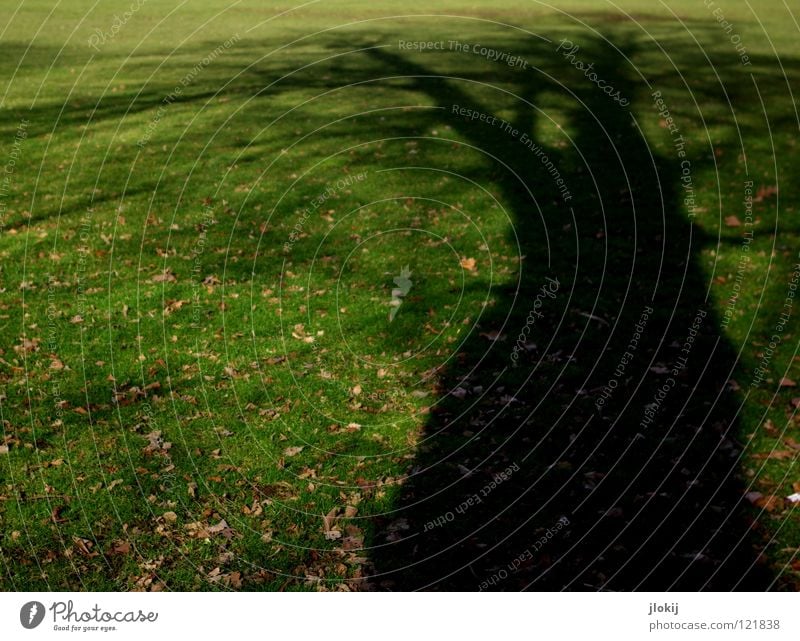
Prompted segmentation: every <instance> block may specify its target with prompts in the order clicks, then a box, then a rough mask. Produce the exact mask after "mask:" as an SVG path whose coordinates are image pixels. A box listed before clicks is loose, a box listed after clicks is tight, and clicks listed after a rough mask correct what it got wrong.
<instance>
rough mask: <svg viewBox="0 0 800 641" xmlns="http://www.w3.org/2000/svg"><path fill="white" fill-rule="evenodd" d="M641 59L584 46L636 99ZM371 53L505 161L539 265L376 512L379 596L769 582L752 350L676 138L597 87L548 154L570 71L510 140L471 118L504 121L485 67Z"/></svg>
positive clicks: (579, 100) (496, 310)
mask: <svg viewBox="0 0 800 641" xmlns="http://www.w3.org/2000/svg"><path fill="white" fill-rule="evenodd" d="M617 44H618V45H619V43H617ZM622 52H624V54H625V55H626V56H627V57H628V58H631V59H632V58H634V55H635V53H636V52H635V47H633V46H632V45H624V46H622V47H621V48H620V49H617V51H616V52H612V51H611V49H610V47H603V46H601V45H600V44H599V43H595V44H594V45H593V46H591V47H587V46H584V47H583V50H582V52H581V55H583V56H584V57H585V60H586V62H587V63H588V62H593V63H594V68H595V69H596V70H597V73H598V75H600V76H602V77H603V78H604V79H605V81H606V83H607V84H608V85H610V86H612V87H613V89H614V91H618V92H619V95H620V96H627V97H628V99H632V97H633V96H634V94H635V93H636V90H637V89H639V88H638V87H637V83H636V82H635V79H634V78H633V74H632V73H630V72H628V68H627V67H626V66H625V65H622V64H620V57H619V56H620V54H621V53H622ZM368 55H370V56H372V57H373V62H378V63H379V64H380V65H381V66H382V67H383V68H385V69H387V70H391V72H393V73H396V74H399V75H403V76H406V77H408V78H409V79H410V80H411V81H412V82H413V84H414V89H415V90H416V91H419V92H421V93H424V94H427V95H428V96H430V97H432V98H433V99H434V100H435V101H436V104H437V105H438V106H440V107H443V108H445V110H447V113H448V118H449V119H450V120H449V122H451V124H452V126H453V127H454V128H455V129H456V131H457V132H458V134H459V135H460V136H462V137H463V138H464V139H465V140H466V141H467V142H468V143H469V144H470V145H473V146H474V147H477V148H479V149H481V150H482V151H483V152H484V153H485V155H486V156H485V162H486V163H487V166H488V165H491V166H493V169H494V170H495V171H498V170H499V174H497V175H495V174H494V173H493V174H492V177H493V178H494V179H495V184H496V185H497V188H498V190H499V191H500V194H501V199H502V201H503V203H504V204H505V205H506V206H507V208H508V210H509V211H510V212H511V214H512V215H513V224H514V228H513V230H512V231H513V233H514V234H515V235H516V237H517V239H518V241H519V243H520V248H521V254H522V255H523V256H525V259H524V260H523V261H522V262H521V266H522V267H521V273H520V278H519V286H518V288H515V289H514V290H513V291H508V292H506V293H505V298H504V299H503V300H500V301H498V304H497V305H495V306H494V307H493V308H490V309H488V310H487V311H486V312H485V313H484V314H483V316H482V317H481V320H480V327H479V329H476V330H475V331H474V333H473V335H472V336H471V338H470V339H469V340H468V341H467V342H466V343H465V344H464V345H463V346H462V349H461V356H462V358H461V359H460V361H459V364H458V365H457V366H455V367H452V368H451V369H449V370H448V371H447V372H446V374H445V379H444V380H443V381H442V386H443V389H445V390H453V389H456V388H458V389H460V390H464V391H463V392H462V391H460V392H459V396H460V397H461V398H454V397H453V396H452V395H449V396H448V397H447V398H445V399H443V400H442V402H441V403H439V404H438V405H437V406H436V407H435V408H434V412H433V413H432V415H431V418H430V420H429V422H428V424H427V426H426V434H425V437H426V438H425V443H424V445H423V446H422V447H420V449H419V455H418V458H417V460H416V461H415V466H414V468H413V469H412V470H411V473H410V474H409V479H408V481H407V483H406V484H405V485H404V487H403V492H402V496H401V498H400V500H399V501H398V504H397V506H396V511H395V512H394V513H393V514H392V515H391V516H388V517H385V518H382V519H378V520H376V522H375V531H376V534H375V536H374V539H373V541H372V554H371V562H372V564H373V566H374V567H373V568H372V576H371V579H370V582H371V585H372V587H373V588H374V589H389V590H417V589H438V590H520V589H542V590H561V589H569V590H671V589H675V590H702V589H717V590H721V589H725V590H727V589H765V588H767V587H769V586H770V582H771V580H772V577H771V575H770V573H769V572H768V571H767V570H766V569H765V568H764V567H762V566H761V565H760V564H759V562H758V558H759V552H758V550H757V548H756V546H755V544H754V542H753V541H752V540H751V537H750V534H749V532H750V524H749V523H748V521H747V519H746V518H745V516H744V515H743V511H742V509H741V508H742V497H743V493H744V490H743V486H742V484H741V483H740V480H739V479H738V476H737V474H738V454H739V450H740V448H739V447H738V446H737V444H736V442H735V434H736V429H737V427H736V415H737V412H738V407H737V405H736V399H735V398H734V397H733V396H732V395H731V394H730V393H729V392H728V391H727V390H726V383H727V381H728V379H729V378H730V376H731V372H732V368H733V365H734V363H735V355H734V353H733V351H732V349H731V348H730V346H729V345H728V344H727V343H726V341H725V340H724V339H723V338H721V335H720V332H719V323H718V320H717V318H716V316H715V314H714V311H713V310H712V309H711V308H710V306H709V305H708V293H709V283H708V282H706V280H704V277H703V275H702V273H701V270H700V268H699V267H698V264H697V259H696V253H697V251H698V247H697V245H698V243H697V236H696V233H694V232H693V227H692V225H691V222H690V221H689V220H688V219H687V216H686V214H685V213H683V212H682V205H683V200H684V197H685V196H686V194H687V189H686V188H685V187H682V184H685V181H684V183H682V182H681V179H682V174H681V160H682V159H681V157H680V156H678V155H677V153H678V152H677V148H676V156H675V157H673V158H668V157H659V156H658V155H657V154H655V153H654V151H653V149H652V147H651V146H650V145H649V144H648V142H647V140H646V139H645V137H644V134H643V133H642V131H641V130H640V129H639V125H638V123H637V122H636V119H635V118H634V117H633V115H632V112H631V111H630V109H629V108H626V107H625V106H624V105H621V104H620V102H619V100H615V99H614V98H613V97H612V96H610V95H609V92H604V91H602V90H601V89H600V88H599V87H598V86H596V85H595V84H593V83H592V82H590V80H589V79H588V78H584V77H581V78H580V81H579V82H577V83H576V84H575V87H576V88H575V89H574V90H573V91H572V92H571V93H572V100H571V104H572V105H573V107H572V111H571V112H570V113H569V114H568V118H567V120H568V121H569V123H570V125H571V128H570V130H571V131H573V135H572V136H571V137H569V136H566V135H565V138H564V140H565V141H567V142H568V144H567V145H563V146H560V147H556V146H549V147H548V146H547V145H545V144H544V142H543V141H542V140H540V139H537V137H536V135H535V134H534V132H535V131H536V130H537V125H541V124H542V120H543V119H544V118H546V116H545V115H543V113H541V112H539V111H538V109H537V107H536V104H537V100H538V99H539V98H541V97H542V96H543V95H544V93H545V92H547V91H561V92H563V91H564V88H563V87H561V88H559V86H558V83H557V82H556V80H555V79H551V80H550V81H547V80H546V79H545V78H544V76H543V75H542V74H535V73H533V72H531V73H529V74H528V75H524V76H523V75H520V77H521V78H525V79H526V80H527V81H525V82H521V83H520V86H519V88H518V90H515V93H516V95H517V105H518V109H517V112H516V115H515V117H514V119H513V122H512V123H510V124H509V129H508V130H506V131H504V130H502V129H500V128H498V127H496V126H495V127H493V126H485V125H484V126H478V125H476V124H475V123H474V122H471V121H469V120H468V119H466V118H464V117H463V116H459V114H458V113H453V112H454V109H453V105H459V106H463V107H469V108H471V109H477V110H479V111H480V112H483V113H486V114H492V109H491V106H490V105H483V106H482V105H480V104H476V101H475V100H474V98H473V97H472V96H471V94H470V92H469V90H468V88H467V86H468V85H469V82H468V80H467V81H466V82H460V81H458V80H455V79H443V78H440V77H437V76H435V75H433V74H431V73H430V71H428V70H426V69H425V68H423V67H421V66H419V65H417V64H414V63H412V62H409V61H408V60H407V59H404V58H402V57H400V56H397V55H394V54H392V53H390V52H387V51H386V50H385V49H380V50H377V49H376V50H373V51H371V52H369V54H368ZM532 55H536V53H533V54H532ZM549 55H552V50H551V52H550V54H549ZM560 55H561V54H559V56H560ZM456 111H457V110H456ZM657 111H658V110H656V109H653V117H656V118H657V117H658V116H657ZM545 124H547V123H545ZM513 129H516V130H517V132H518V133H517V134H514V133H513V131H512V130H513ZM523 133H524V134H525V136H524V137H523ZM545 158H546V160H545ZM498 161H499V162H498ZM502 165H505V168H503V166H502ZM684 166H686V165H684ZM689 167H690V171H697V170H698V168H699V167H700V165H699V163H698V162H697V161H695V160H692V161H691V163H690V165H689ZM554 169H555V171H554ZM684 175H685V174H684ZM468 177H471V178H473V179H475V180H477V181H481V180H485V175H481V172H476V175H475V176H468ZM565 186H566V187H565ZM565 190H566V193H565ZM493 331H494V332H497V331H500V332H501V334H500V335H496V334H492V332H493ZM487 336H490V337H492V338H493V340H487Z"/></svg>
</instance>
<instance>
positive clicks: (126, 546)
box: [112, 541, 131, 554]
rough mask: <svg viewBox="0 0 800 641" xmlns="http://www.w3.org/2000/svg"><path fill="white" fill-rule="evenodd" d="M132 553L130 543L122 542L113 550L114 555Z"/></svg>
mask: <svg viewBox="0 0 800 641" xmlns="http://www.w3.org/2000/svg"><path fill="white" fill-rule="evenodd" d="M130 551H131V544H130V543H128V541H120V542H119V543H117V544H116V545H115V546H114V547H113V548H112V552H113V553H114V554H128V552H130Z"/></svg>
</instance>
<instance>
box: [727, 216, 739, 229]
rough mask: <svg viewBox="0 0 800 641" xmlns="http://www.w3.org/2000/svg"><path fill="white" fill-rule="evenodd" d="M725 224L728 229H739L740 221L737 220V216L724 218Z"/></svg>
mask: <svg viewBox="0 0 800 641" xmlns="http://www.w3.org/2000/svg"><path fill="white" fill-rule="evenodd" d="M725 224H726V225H727V226H728V227H741V226H742V221H740V220H739V217H738V216H725Z"/></svg>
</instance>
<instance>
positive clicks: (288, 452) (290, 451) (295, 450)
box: [283, 446, 303, 456]
mask: <svg viewBox="0 0 800 641" xmlns="http://www.w3.org/2000/svg"><path fill="white" fill-rule="evenodd" d="M302 451H303V447H302V446H300V447H298V446H294V447H287V448H286V449H285V450H283V455H284V456H296V455H298V454H300V452H302Z"/></svg>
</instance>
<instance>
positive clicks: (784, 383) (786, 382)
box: [780, 376, 797, 387]
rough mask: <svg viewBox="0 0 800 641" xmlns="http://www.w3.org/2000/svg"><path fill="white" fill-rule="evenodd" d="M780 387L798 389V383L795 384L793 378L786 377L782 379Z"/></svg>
mask: <svg viewBox="0 0 800 641" xmlns="http://www.w3.org/2000/svg"><path fill="white" fill-rule="evenodd" d="M780 386H781V387H797V383H795V382H794V381H793V380H792V379H791V378H786V377H785V376H784V377H783V378H782V379H781V382H780Z"/></svg>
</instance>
